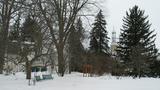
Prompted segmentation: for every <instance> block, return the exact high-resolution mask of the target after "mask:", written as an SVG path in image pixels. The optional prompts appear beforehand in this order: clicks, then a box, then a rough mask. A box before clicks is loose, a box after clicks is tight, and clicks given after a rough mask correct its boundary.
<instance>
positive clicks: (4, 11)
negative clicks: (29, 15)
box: [0, 0, 25, 74]
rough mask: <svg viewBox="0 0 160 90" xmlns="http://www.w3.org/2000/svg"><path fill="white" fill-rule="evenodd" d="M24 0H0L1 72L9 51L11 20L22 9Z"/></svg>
mask: <svg viewBox="0 0 160 90" xmlns="http://www.w3.org/2000/svg"><path fill="white" fill-rule="evenodd" d="M23 3H25V1H24V0H1V1H0V26H1V31H0V32H1V33H0V34H1V35H0V36H1V40H0V44H1V45H0V74H2V73H3V68H4V65H5V54H6V51H7V45H8V44H7V43H8V34H9V27H10V25H11V21H12V20H14V18H15V17H16V16H17V12H18V11H20V10H21V9H22V6H23Z"/></svg>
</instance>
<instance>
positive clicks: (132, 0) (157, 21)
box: [103, 0, 160, 49]
mask: <svg viewBox="0 0 160 90" xmlns="http://www.w3.org/2000/svg"><path fill="white" fill-rule="evenodd" d="M104 1H105V3H104V10H103V11H104V12H105V15H106V20H107V22H108V26H107V27H108V30H109V35H111V32H112V30H113V27H114V28H115V31H116V32H117V37H118V36H119V32H120V28H121V27H122V23H123V22H122V19H123V17H124V16H125V15H126V11H128V9H129V8H131V7H133V6H134V5H138V6H139V7H140V8H141V9H142V10H145V15H149V18H148V19H149V20H150V23H152V26H151V29H155V33H157V37H156V38H157V39H156V45H157V48H158V49H160V42H159V41H160V11H159V10H160V0H104Z"/></svg>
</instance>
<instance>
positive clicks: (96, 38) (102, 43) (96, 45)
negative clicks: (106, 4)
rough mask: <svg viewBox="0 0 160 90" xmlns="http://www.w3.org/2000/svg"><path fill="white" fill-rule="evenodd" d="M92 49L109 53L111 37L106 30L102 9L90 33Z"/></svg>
mask: <svg viewBox="0 0 160 90" xmlns="http://www.w3.org/2000/svg"><path fill="white" fill-rule="evenodd" d="M90 34H91V35H90V38H91V40H90V51H91V52H93V53H105V54H108V55H109V46H108V42H109V37H108V36H107V35H108V32H107V30H106V21H105V18H104V15H103V14H102V10H100V11H99V13H98V14H97V16H96V19H95V22H94V23H93V28H92V30H91V33H90Z"/></svg>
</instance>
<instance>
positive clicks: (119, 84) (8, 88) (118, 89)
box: [0, 73, 160, 90]
mask: <svg viewBox="0 0 160 90" xmlns="http://www.w3.org/2000/svg"><path fill="white" fill-rule="evenodd" d="M0 90H160V79H154V78H141V79H132V78H131V77H122V78H121V79H116V77H113V76H109V75H106V76H101V77H82V74H81V73H72V74H70V75H65V76H64V77H58V76H57V75H54V79H53V80H45V81H40V82H37V83H36V85H35V86H33V85H32V86H28V81H27V80H25V75H24V74H23V73H17V74H16V77H15V76H13V75H10V76H4V75H0Z"/></svg>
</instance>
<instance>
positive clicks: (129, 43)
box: [118, 6, 157, 70]
mask: <svg viewBox="0 0 160 90" xmlns="http://www.w3.org/2000/svg"><path fill="white" fill-rule="evenodd" d="M144 12H145V11H144V10H140V9H139V8H138V6H134V7H133V8H131V9H130V10H129V12H126V17H124V19H123V22H124V23H123V26H122V29H121V34H120V40H119V47H118V54H119V56H120V58H121V60H123V61H124V64H125V65H126V66H127V68H129V66H130V65H131V64H133V58H131V57H133V56H134V55H133V54H132V52H134V53H135V51H136V50H133V49H135V48H136V47H141V51H139V52H138V53H140V52H141V54H140V55H141V57H144V56H145V57H146V60H147V62H148V63H146V64H151V63H152V61H153V60H156V57H157V49H156V48H155V36H156V34H153V33H154V30H151V29H150V27H151V24H150V23H149V20H147V18H148V16H145V15H144ZM131 55H133V56H131ZM135 66H136V65H135ZM147 67H149V65H146V67H145V68H147ZM131 69H134V68H130V70H131Z"/></svg>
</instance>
